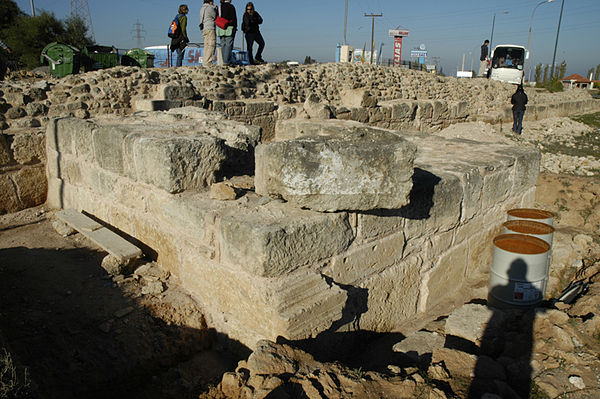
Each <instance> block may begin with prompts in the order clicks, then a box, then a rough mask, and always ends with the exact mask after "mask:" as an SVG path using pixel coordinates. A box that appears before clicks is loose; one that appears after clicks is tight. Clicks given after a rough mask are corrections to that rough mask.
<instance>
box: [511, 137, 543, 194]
mask: <svg viewBox="0 0 600 399" xmlns="http://www.w3.org/2000/svg"><path fill="white" fill-rule="evenodd" d="M507 153H508V154H510V155H513V156H514V157H515V159H516V162H515V167H514V169H515V171H514V178H513V186H512V193H513V194H518V193H522V192H523V191H526V190H528V189H530V188H531V187H533V186H535V184H536V182H537V179H538V175H539V172H540V163H541V158H542V154H541V153H540V151H539V150H538V149H536V148H529V147H518V148H516V147H513V148H511V149H510V150H509V151H507Z"/></svg>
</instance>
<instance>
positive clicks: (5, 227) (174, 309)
mask: <svg viewBox="0 0 600 399" xmlns="http://www.w3.org/2000/svg"><path fill="white" fill-rule="evenodd" d="M51 219H52V215H51V213H47V212H44V210H43V209H42V208H35V209H29V210H26V211H23V212H19V213H17V214H9V215H4V216H2V217H0V347H2V346H5V347H7V348H8V349H9V352H10V353H11V354H12V357H13V361H14V362H15V363H16V364H18V365H20V366H22V367H26V368H27V373H28V375H29V377H30V380H31V382H32V388H33V391H34V392H37V393H38V394H39V396H41V397H44V398H106V397H128V398H186V397H197V394H198V393H199V392H201V391H203V390H204V389H206V388H207V386H209V385H211V384H215V383H218V381H220V378H221V376H222V374H223V372H224V371H225V370H229V369H232V368H233V367H234V366H235V364H236V363H237V360H238V359H237V358H234V357H232V355H231V353H230V352H226V351H225V350H224V349H223V348H224V347H223V345H221V344H220V343H219V342H220V341H219V339H218V338H219V337H218V334H216V333H215V332H214V331H213V330H211V329H209V328H207V326H206V323H205V322H204V318H203V317H202V314H201V312H200V311H199V310H198V309H196V308H195V305H194V303H193V301H192V300H190V298H188V297H187V296H186V295H185V294H184V293H182V292H180V291H179V290H178V289H177V285H176V283H173V281H172V280H173V278H168V279H165V277H166V276H165V275H164V272H162V271H161V270H160V269H158V267H157V266H156V265H155V264H152V263H151V264H149V266H150V271H149V272H147V273H145V275H143V276H140V275H134V276H128V277H127V278H125V277H124V276H117V277H116V278H113V277H111V276H109V275H108V274H107V273H106V272H105V271H104V269H102V268H101V267H100V264H101V262H102V259H103V257H104V256H106V253H104V252H102V250H100V249H98V248H97V247H95V246H94V245H93V244H92V243H91V242H90V241H88V240H87V239H86V238H85V237H83V236H82V235H80V234H74V235H72V236H69V237H66V238H65V237H62V236H60V235H59V234H58V233H57V232H56V231H55V230H54V228H53V227H52V223H51ZM161 273H162V275H161ZM152 281H154V282H156V281H161V282H162V284H163V286H164V287H165V288H166V290H165V291H164V292H162V293H159V294H158V295H156V294H157V293H156V292H155V293H151V294H143V293H142V292H144V291H143V289H144V287H145V286H146V285H147V283H148V282H152ZM2 338H3V339H4V345H2ZM0 352H1V349H0ZM23 372H24V371H23V369H22V368H21V369H20V370H19V375H20V376H21V377H22V376H23V375H22V373H23ZM34 397H35V395H34Z"/></svg>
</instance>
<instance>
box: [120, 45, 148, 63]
mask: <svg viewBox="0 0 600 399" xmlns="http://www.w3.org/2000/svg"><path fill="white" fill-rule="evenodd" d="M121 65H130V66H137V67H141V68H153V67H154V54H152V53H151V52H149V51H145V50H142V49H141V48H132V49H131V50H129V51H128V52H126V53H125V54H123V56H122V57H121Z"/></svg>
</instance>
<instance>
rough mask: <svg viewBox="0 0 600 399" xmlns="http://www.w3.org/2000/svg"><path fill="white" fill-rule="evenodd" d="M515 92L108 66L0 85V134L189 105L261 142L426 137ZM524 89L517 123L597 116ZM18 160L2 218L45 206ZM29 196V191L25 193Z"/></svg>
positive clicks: (500, 116)
mask: <svg viewBox="0 0 600 399" xmlns="http://www.w3.org/2000/svg"><path fill="white" fill-rule="evenodd" d="M513 91H514V87H513V86H512V85H510V84H505V83H501V82H496V81H489V80H485V79H471V80H469V79H462V80H459V79H455V78H450V77H438V76H434V75H431V74H428V73H424V72H418V71H411V70H404V69H398V68H389V67H375V66H370V65H341V64H319V65H312V66H298V67H290V66H285V65H276V64H269V65H264V66H257V67H251V68H226V67H223V68H172V69H149V70H145V69H139V68H135V67H116V68H111V69H108V70H101V71H94V72H89V73H85V74H79V75H70V76H67V77H65V78H60V79H59V78H39V77H37V78H30V79H24V80H17V79H16V78H15V79H11V80H8V81H4V82H2V83H0V129H1V130H2V131H3V132H4V133H5V134H7V135H8V136H7V137H6V138H5V141H7V142H8V140H9V138H12V137H18V136H20V135H25V136H37V135H39V132H40V131H45V128H46V126H47V124H48V122H49V120H50V119H51V118H53V117H64V116H74V117H77V118H81V119H87V118H90V117H94V116H98V115H130V114H132V113H134V112H144V111H156V110H168V109H171V108H178V107H182V106H196V107H199V108H203V109H209V110H215V111H218V112H222V113H224V114H225V115H226V117H227V118H228V119H231V120H237V121H240V122H245V123H250V124H253V125H256V126H260V127H261V128H262V140H263V141H271V140H273V139H274V136H275V130H276V125H277V124H278V122H279V121H284V120H289V119H310V120H315V119H317V120H321V119H339V120H352V121H357V122H360V123H366V124H369V125H371V126H377V127H383V128H388V129H394V130H411V131H421V132H433V131H437V130H440V129H442V128H444V127H446V126H448V125H450V124H454V123H459V122H464V121H484V122H488V123H494V124H500V123H503V122H504V123H506V122H509V121H511V119H512V114H511V110H510V101H509V99H510V95H511V94H512V92H513ZM527 92H528V95H529V105H528V111H527V113H526V114H525V120H536V119H543V118H547V117H552V116H568V115H573V114H582V113H587V112H595V111H598V110H599V109H600V101H598V100H594V99H593V98H592V97H591V96H590V95H589V93H587V92H586V91H579V90H572V91H569V92H563V93H555V94H551V93H546V92H544V91H541V90H535V89H527ZM5 151H8V150H5ZM41 159H43V156H41V158H40V160H41ZM11 162H12V161H11ZM14 162H16V163H17V164H18V163H19V161H17V160H15V161H14ZM26 163H27V166H28V167H27V168H25V169H26V170H27V172H21V174H27V176H28V177H27V179H26V181H28V182H29V183H28V185H29V186H30V187H27V188H25V187H22V185H21V184H20V183H19V182H21V181H23V178H21V177H16V176H17V175H16V174H15V170H16V169H15V167H14V165H15V164H14V163H11V164H10V165H9V166H10V167H8V168H3V169H2V172H0V175H4V174H7V175H6V176H3V177H2V181H3V182H4V183H3V184H4V186H6V185H9V184H8V181H9V180H10V181H11V182H12V183H11V184H10V185H12V187H13V188H12V189H9V190H8V191H6V192H11V194H10V195H9V194H5V195H6V196H7V198H10V199H9V200H8V199H7V201H6V203H7V204H9V203H10V205H7V206H5V208H6V209H5V210H0V212H8V209H10V211H15V210H19V209H23V208H25V207H29V206H33V205H39V204H40V203H42V202H43V197H44V196H43V194H40V190H41V191H43V187H44V186H45V184H46V183H45V182H44V181H43V179H42V178H41V174H40V173H37V174H35V173H34V172H33V170H32V168H31V166H32V163H31V162H29V161H27V162H26ZM39 167H40V166H38V168H39ZM9 174H10V177H9V176H8V175H9ZM35 176H38V178H39V179H36V178H35ZM29 191H31V192H32V193H34V194H31V193H28V194H26V192H29ZM19 192H21V193H23V194H18V193H19ZM19 196H21V197H23V198H19Z"/></svg>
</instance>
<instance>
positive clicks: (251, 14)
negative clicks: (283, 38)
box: [242, 1, 265, 64]
mask: <svg viewBox="0 0 600 399" xmlns="http://www.w3.org/2000/svg"><path fill="white" fill-rule="evenodd" d="M262 22H263V19H262V17H261V16H260V14H259V13H258V12H256V10H255V9H254V4H253V3H252V2H251V1H250V2H248V4H246V12H245V13H244V18H243V21H242V32H244V33H245V36H246V43H248V58H249V59H250V64H262V63H264V62H265V61H264V60H263V59H262V52H263V50H264V48H265V40H264V39H263V37H262V35H261V34H260V29H259V27H258V25H260V24H262ZM254 42H256V43H257V44H258V51H256V57H252V46H253V45H254Z"/></svg>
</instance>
